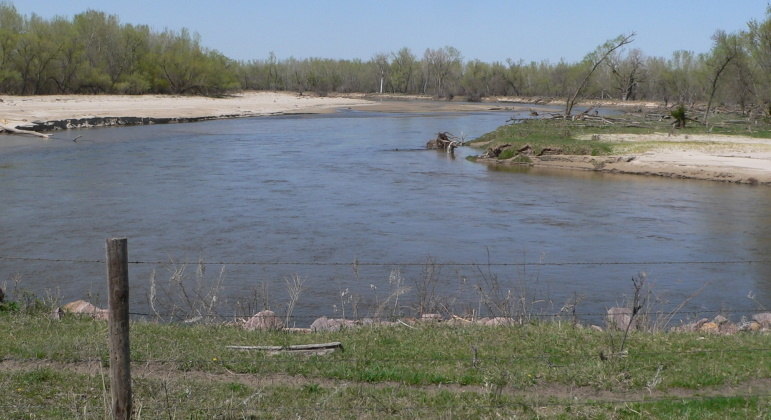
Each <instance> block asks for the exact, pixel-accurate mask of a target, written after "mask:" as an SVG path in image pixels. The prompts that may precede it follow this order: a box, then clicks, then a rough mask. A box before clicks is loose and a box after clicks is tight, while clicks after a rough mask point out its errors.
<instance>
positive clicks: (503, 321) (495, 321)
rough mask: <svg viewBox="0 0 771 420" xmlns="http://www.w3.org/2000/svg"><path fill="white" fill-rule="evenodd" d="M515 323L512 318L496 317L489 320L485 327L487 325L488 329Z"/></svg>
mask: <svg viewBox="0 0 771 420" xmlns="http://www.w3.org/2000/svg"><path fill="white" fill-rule="evenodd" d="M513 323H514V320H513V319H511V318H506V317H503V316H496V317H494V318H490V319H488V320H487V321H486V322H485V323H484V325H487V326H488V327H499V326H501V325H511V324H513Z"/></svg>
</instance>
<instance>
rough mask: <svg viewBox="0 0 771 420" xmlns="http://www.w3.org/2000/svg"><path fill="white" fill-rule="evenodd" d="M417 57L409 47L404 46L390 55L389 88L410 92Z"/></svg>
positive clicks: (400, 91) (395, 90)
mask: <svg viewBox="0 0 771 420" xmlns="http://www.w3.org/2000/svg"><path fill="white" fill-rule="evenodd" d="M416 68H417V59H416V57H415V55H414V54H413V53H412V51H410V49H409V48H407V47H404V48H402V49H400V50H399V51H398V52H397V53H394V54H392V55H391V70H390V74H391V88H392V91H394V92H399V93H410V92H412V91H413V90H412V85H413V84H414V82H415V81H414V76H415V70H416Z"/></svg>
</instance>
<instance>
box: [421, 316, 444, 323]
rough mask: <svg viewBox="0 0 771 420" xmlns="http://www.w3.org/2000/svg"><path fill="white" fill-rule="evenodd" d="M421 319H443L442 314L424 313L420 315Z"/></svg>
mask: <svg viewBox="0 0 771 420" xmlns="http://www.w3.org/2000/svg"><path fill="white" fill-rule="evenodd" d="M420 320H421V321H424V322H425V321H427V322H439V321H441V320H442V315H440V314H423V315H421V316H420Z"/></svg>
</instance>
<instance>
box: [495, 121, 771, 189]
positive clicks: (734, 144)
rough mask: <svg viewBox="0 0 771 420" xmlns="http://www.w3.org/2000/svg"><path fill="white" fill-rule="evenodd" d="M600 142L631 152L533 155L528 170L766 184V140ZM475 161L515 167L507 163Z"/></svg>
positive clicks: (770, 153)
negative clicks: (642, 148) (637, 149)
mask: <svg viewBox="0 0 771 420" xmlns="http://www.w3.org/2000/svg"><path fill="white" fill-rule="evenodd" d="M602 140H604V141H612V142H622V143H628V146H629V149H630V152H628V153H625V154H623V155H617V156H573V155H546V156H540V157H535V156H533V157H531V160H532V166H535V167H540V168H555V169H571V170H585V171H596V172H606V173H620V174H638V175H652V176H661V177H670V178H688V179H701V180H709V181H722V182H734V183H741V184H765V185H771V139H762V138H755V137H745V136H725V135H707V134H704V135H698V134H697V135H687V136H686V135H668V134H667V133H657V134H603V135H602ZM650 142H656V143H657V146H655V147H654V148H652V149H648V150H645V151H642V152H634V151H633V150H634V149H635V145H634V143H650ZM480 161H481V162H485V163H488V164H500V165H509V164H515V163H514V162H513V161H512V160H509V161H506V160H504V161H501V160H497V159H480Z"/></svg>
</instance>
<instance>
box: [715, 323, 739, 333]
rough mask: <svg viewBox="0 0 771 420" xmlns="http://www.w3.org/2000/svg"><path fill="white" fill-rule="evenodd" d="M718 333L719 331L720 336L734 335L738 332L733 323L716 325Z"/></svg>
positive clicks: (736, 326) (737, 327)
mask: <svg viewBox="0 0 771 420" xmlns="http://www.w3.org/2000/svg"><path fill="white" fill-rule="evenodd" d="M718 331H720V334H727V335H731V334H736V333H737V332H739V326H738V325H736V324H734V323H733V322H724V323H722V324H718Z"/></svg>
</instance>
